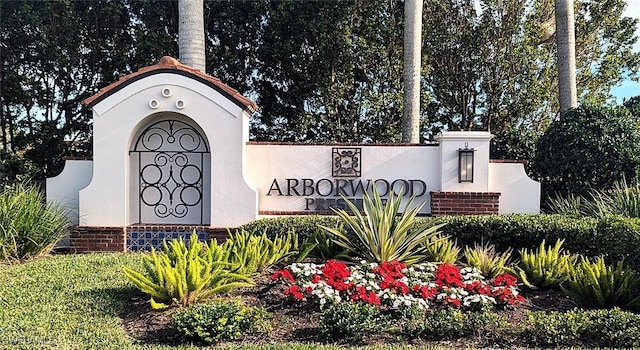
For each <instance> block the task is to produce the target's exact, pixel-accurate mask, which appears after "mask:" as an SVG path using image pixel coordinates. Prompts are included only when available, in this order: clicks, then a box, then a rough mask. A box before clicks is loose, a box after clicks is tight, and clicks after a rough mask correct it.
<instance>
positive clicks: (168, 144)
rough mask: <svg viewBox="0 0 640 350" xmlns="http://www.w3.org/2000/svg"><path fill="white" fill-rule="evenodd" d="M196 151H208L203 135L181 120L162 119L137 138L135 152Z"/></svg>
mask: <svg viewBox="0 0 640 350" xmlns="http://www.w3.org/2000/svg"><path fill="white" fill-rule="evenodd" d="M158 150H162V151H163V152H170V151H173V152H195V153H200V152H204V153H208V152H209V147H208V146H207V142H206V141H205V140H204V138H203V137H202V135H200V133H199V132H198V130H196V129H195V128H194V127H192V126H191V125H189V124H186V123H184V122H181V121H179V120H162V121H159V122H155V123H153V124H151V125H149V126H148V127H147V128H146V129H145V130H144V131H143V132H142V133H141V134H140V136H139V137H138V139H137V140H136V143H135V146H134V148H133V150H132V151H133V152H154V151H158Z"/></svg>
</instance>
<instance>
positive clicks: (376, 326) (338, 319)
mask: <svg viewBox="0 0 640 350" xmlns="http://www.w3.org/2000/svg"><path fill="white" fill-rule="evenodd" d="M386 328H387V321H386V318H385V317H384V316H383V315H382V314H381V312H380V308H379V307H378V306H375V305H369V304H364V303H352V302H341V303H338V304H335V305H332V306H331V307H330V308H328V309H326V310H324V311H322V316H321V318H320V326H319V327H318V333H319V334H320V336H321V337H322V338H323V339H325V340H338V339H339V340H342V341H345V342H348V343H355V342H359V341H362V339H363V338H364V337H366V336H369V335H371V334H372V333H376V332H380V331H383V330H384V329H386Z"/></svg>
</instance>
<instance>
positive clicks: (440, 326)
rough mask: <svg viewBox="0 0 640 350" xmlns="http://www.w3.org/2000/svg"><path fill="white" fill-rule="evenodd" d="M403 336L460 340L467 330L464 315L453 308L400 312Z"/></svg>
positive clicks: (412, 309)
mask: <svg viewBox="0 0 640 350" xmlns="http://www.w3.org/2000/svg"><path fill="white" fill-rule="evenodd" d="M400 313H401V316H400V319H401V321H402V324H403V327H404V332H405V334H406V335H407V336H408V337H410V338H413V337H417V338H424V339H431V340H452V339H457V338H461V337H463V336H464V335H465V332H466V330H467V326H466V320H467V318H466V315H465V313H463V312H462V311H460V310H456V309H453V308H446V309H434V310H425V309H420V308H417V307H410V308H405V309H403V310H401V311H400Z"/></svg>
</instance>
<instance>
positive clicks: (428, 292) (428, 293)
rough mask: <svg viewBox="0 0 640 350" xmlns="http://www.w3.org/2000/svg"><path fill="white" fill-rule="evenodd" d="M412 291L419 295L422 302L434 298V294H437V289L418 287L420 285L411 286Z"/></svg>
mask: <svg viewBox="0 0 640 350" xmlns="http://www.w3.org/2000/svg"><path fill="white" fill-rule="evenodd" d="M413 291H414V292H417V293H420V297H421V298H422V299H424V300H429V299H431V298H433V297H435V296H436V294H438V289H437V288H432V287H429V286H420V285H416V286H413Z"/></svg>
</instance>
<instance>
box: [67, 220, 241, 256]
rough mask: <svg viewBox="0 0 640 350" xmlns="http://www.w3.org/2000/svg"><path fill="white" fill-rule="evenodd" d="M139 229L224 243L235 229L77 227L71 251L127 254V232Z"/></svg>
mask: <svg viewBox="0 0 640 350" xmlns="http://www.w3.org/2000/svg"><path fill="white" fill-rule="evenodd" d="M129 229H138V230H144V231H171V230H176V231H192V230H193V229H196V230H197V231H205V232H207V237H208V239H214V238H215V239H217V240H218V242H224V241H225V240H226V239H227V237H228V236H229V233H228V231H227V230H229V231H232V232H233V231H234V230H235V228H229V229H227V228H217V227H209V226H189V225H133V226H127V227H106V226H99V227H97V226H75V227H73V229H72V230H71V237H70V250H71V252H73V253H92V252H125V251H127V231H128V230H129Z"/></svg>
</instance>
